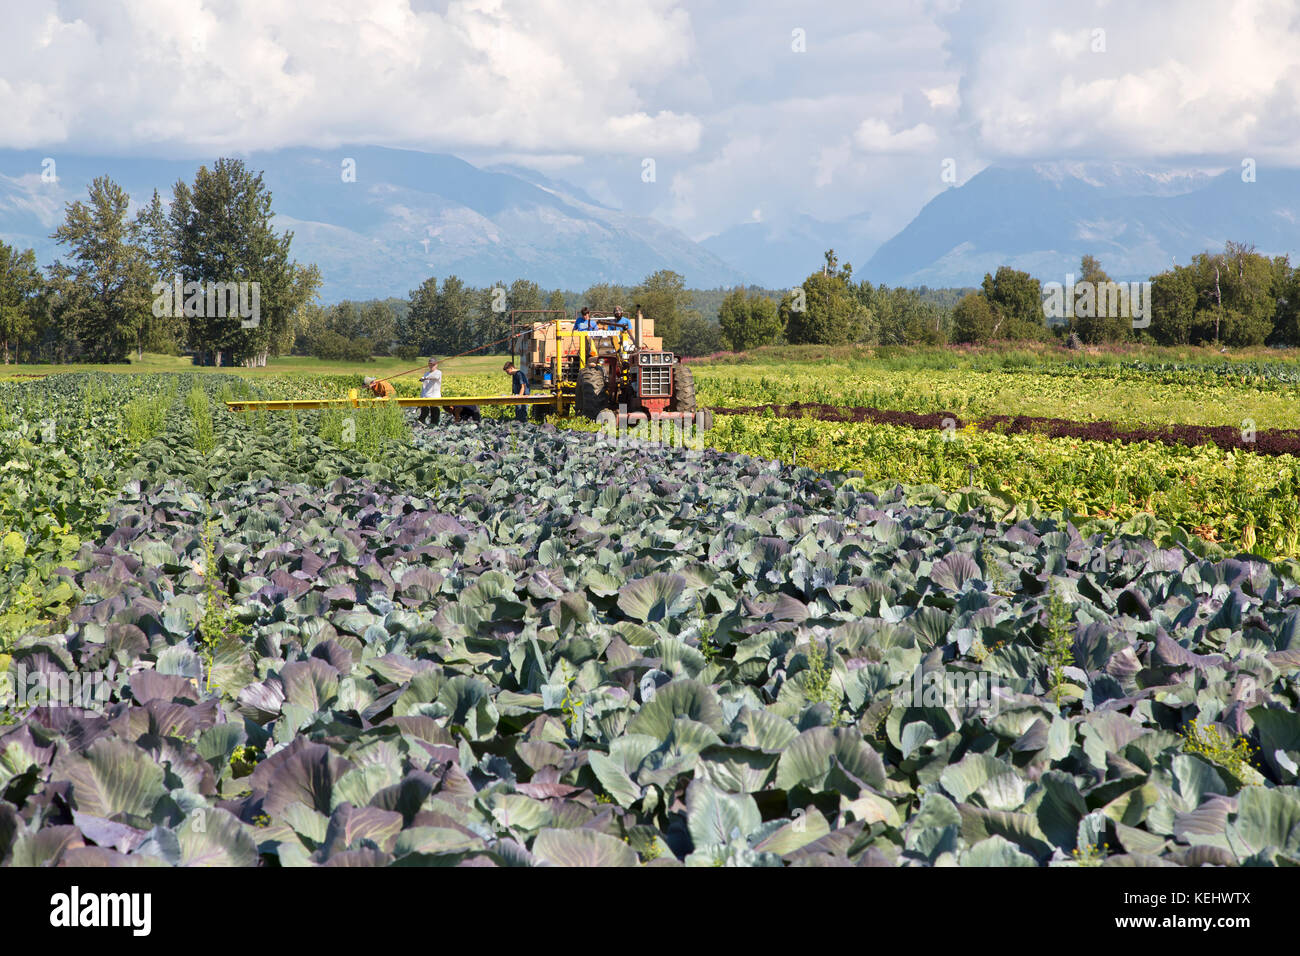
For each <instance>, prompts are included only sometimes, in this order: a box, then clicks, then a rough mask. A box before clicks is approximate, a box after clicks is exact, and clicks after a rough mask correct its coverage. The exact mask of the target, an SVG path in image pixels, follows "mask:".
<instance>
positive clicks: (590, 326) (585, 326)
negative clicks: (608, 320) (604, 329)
mask: <svg viewBox="0 0 1300 956" xmlns="http://www.w3.org/2000/svg"><path fill="white" fill-rule="evenodd" d="M573 331H575V332H595V331H596V320H595V319H593V318H592V317H591V309H589V308H587V307H586V306H585V305H584V306H583V307H582V312H580V313H579V314H578V321H577V322H574V323H573Z"/></svg>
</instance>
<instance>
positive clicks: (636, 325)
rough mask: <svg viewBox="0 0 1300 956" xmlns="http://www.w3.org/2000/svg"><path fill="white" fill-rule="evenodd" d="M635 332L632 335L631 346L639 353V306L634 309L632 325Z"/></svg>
mask: <svg viewBox="0 0 1300 956" xmlns="http://www.w3.org/2000/svg"><path fill="white" fill-rule="evenodd" d="M634 328H635V331H633V333H632V344H633V345H634V346H635V347H636V350H637V351H638V352H639V351H641V306H639V305H638V306H637V307H636V322H635V323H634Z"/></svg>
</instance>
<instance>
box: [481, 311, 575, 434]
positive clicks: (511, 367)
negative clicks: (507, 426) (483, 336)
mask: <svg viewBox="0 0 1300 956" xmlns="http://www.w3.org/2000/svg"><path fill="white" fill-rule="evenodd" d="M583 311H584V312H585V311H586V310H585V309H584V310H583ZM501 371H503V372H505V373H506V374H507V375H509V376H510V394H511V395H527V394H529V389H528V376H527V375H525V374H524V371H523V369H520V368H515V363H514V362H506V364H505V365H503V366H501ZM515 419H516V420H517V421H521V422H526V421H528V409H527V408H525V407H524V406H523V405H516V406H515Z"/></svg>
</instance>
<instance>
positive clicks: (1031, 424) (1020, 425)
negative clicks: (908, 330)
mask: <svg viewBox="0 0 1300 956" xmlns="http://www.w3.org/2000/svg"><path fill="white" fill-rule="evenodd" d="M768 411H771V413H772V414H773V415H775V416H777V417H778V418H814V419H817V420H819V421H824V422H856V423H865V422H872V423H874V424H878V425H899V426H902V427H905V428H915V429H918V430H923V429H935V430H940V431H941V430H943V429H945V428H953V429H956V428H964V427H965V426H966V425H967V424H968V423H969V422H970V421H971V420H968V419H963V418H961V417H959V416H957V415H955V414H953V413H951V412H905V411H895V410H891V409H885V408H870V407H866V406H861V405H856V406H846V405H823V404H820V403H818V402H792V403H791V404H789V405H747V406H738V407H732V408H722V407H716V406H715V407H714V408H713V413H714V414H715V415H762V414H765V413H767V412H768ZM974 424H975V425H976V426H977V427H978V428H979V429H981V430H982V431H996V432H1000V433H1002V434H1007V435H1021V434H1039V435H1043V436H1045V437H1047V438H1078V439H1082V440H1084V441H1119V442H1124V443H1126V444H1128V443H1132V442H1143V441H1149V442H1160V443H1161V444H1165V445H1185V446H1196V445H1217V446H1219V447H1220V448H1222V449H1224V450H1228V451H1234V450H1235V451H1249V452H1254V453H1255V454H1259V455H1296V456H1297V457H1300V429H1296V428H1265V429H1260V430H1258V431H1256V432H1255V433H1254V435H1253V436H1251V435H1250V434H1249V432H1247V431H1246V430H1245V429H1242V428H1236V427H1233V426H1232V425H1164V426H1161V427H1159V428H1126V427H1124V426H1122V425H1118V424H1116V423H1115V422H1106V421H1099V422H1076V421H1072V420H1070V419H1068V418H1042V417H1038V416H1032V415H992V416H990V417H988V418H983V419H979V420H976V421H975V422H974ZM1250 437H1253V439H1254V440H1253V441H1250V440H1247V439H1248V438H1250Z"/></svg>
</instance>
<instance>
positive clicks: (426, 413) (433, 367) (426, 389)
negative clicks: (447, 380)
mask: <svg viewBox="0 0 1300 956" xmlns="http://www.w3.org/2000/svg"><path fill="white" fill-rule="evenodd" d="M420 397H421V398H442V370H441V369H440V368H438V360H437V359H429V368H428V370H427V371H426V372H425V373H424V374H423V375H421V376H420ZM441 417H442V416H441V415H440V413H439V409H438V406H437V405H425V406H424V407H422V408H421V409H420V417H419V418H418V419H417V421H420V422H427V423H428V424H430V425H436V424H438V419H439V418H441Z"/></svg>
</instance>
